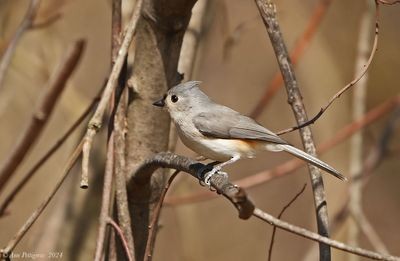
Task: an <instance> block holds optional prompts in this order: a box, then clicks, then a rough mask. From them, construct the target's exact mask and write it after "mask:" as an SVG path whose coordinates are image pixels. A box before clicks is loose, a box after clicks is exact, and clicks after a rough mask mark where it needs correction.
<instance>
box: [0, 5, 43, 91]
mask: <svg viewBox="0 0 400 261" xmlns="http://www.w3.org/2000/svg"><path fill="white" fill-rule="evenodd" d="M40 1H41V0H31V1H30V3H29V6H28V10H27V11H26V14H25V16H24V18H23V19H22V21H21V23H20V24H19V26H18V28H17V30H16V31H15V33H14V35H13V36H12V38H11V40H10V42H9V44H8V46H7V47H6V50H5V52H4V53H3V55H2V57H1V61H0V90H1V88H2V86H3V83H4V79H5V75H6V72H7V68H8V66H9V65H10V62H11V58H12V56H13V54H14V52H15V48H16V47H17V44H18V42H19V40H20V39H21V36H22V35H23V34H24V32H25V31H26V30H28V29H29V28H30V27H31V26H32V24H33V20H34V19H35V16H36V13H37V11H38V9H39V5H40Z"/></svg>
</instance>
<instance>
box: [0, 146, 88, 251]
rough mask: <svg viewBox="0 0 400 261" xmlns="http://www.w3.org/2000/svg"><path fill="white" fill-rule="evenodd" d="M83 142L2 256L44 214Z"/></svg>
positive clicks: (73, 162) (13, 246)
mask: <svg viewBox="0 0 400 261" xmlns="http://www.w3.org/2000/svg"><path fill="white" fill-rule="evenodd" d="M82 146H83V142H82V141H81V143H80V144H79V145H78V146H77V147H76V148H75V150H74V152H73V153H72V155H71V156H70V157H69V159H68V161H67V164H66V166H65V167H64V170H63V174H62V175H61V178H60V180H59V181H58V182H57V183H56V185H55V187H54V188H53V190H52V191H51V192H50V195H49V196H48V197H47V198H46V199H45V200H44V201H43V202H42V204H40V206H39V207H38V208H37V209H36V210H35V211H34V212H33V213H32V215H31V216H30V217H29V218H28V220H27V221H26V222H25V224H24V225H23V226H22V227H21V228H20V230H19V231H18V232H17V234H15V236H14V237H13V238H12V239H11V240H10V241H9V242H8V244H7V246H6V247H5V248H3V249H2V250H1V256H0V257H4V256H9V255H10V253H11V252H12V251H13V250H14V248H15V247H16V245H17V244H18V242H19V241H20V240H21V239H22V238H23V237H24V235H25V234H26V232H28V230H29V228H30V227H31V226H32V225H33V223H34V222H35V221H36V220H37V219H38V217H39V216H40V214H42V212H43V210H44V209H45V208H46V207H47V205H48V204H49V202H50V201H51V200H52V199H53V197H54V195H55V194H56V192H57V191H58V189H59V188H60V187H61V185H62V183H63V182H64V180H65V179H66V177H67V176H68V174H69V172H70V170H71V168H72V167H73V166H74V164H75V162H76V161H77V159H78V158H79V156H80V154H81V152H82Z"/></svg>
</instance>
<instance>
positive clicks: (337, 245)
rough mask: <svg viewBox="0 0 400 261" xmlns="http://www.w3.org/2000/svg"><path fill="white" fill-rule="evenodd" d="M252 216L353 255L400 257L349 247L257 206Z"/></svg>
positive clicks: (394, 260) (394, 259)
mask: <svg viewBox="0 0 400 261" xmlns="http://www.w3.org/2000/svg"><path fill="white" fill-rule="evenodd" d="M253 216H255V217H257V218H259V219H261V220H263V221H265V222H267V223H268V224H270V225H273V226H276V227H278V228H280V229H283V230H286V231H288V232H290V233H293V234H296V235H299V236H302V237H304V238H308V239H311V240H313V241H316V242H320V243H324V244H326V245H329V246H331V247H334V248H336V249H339V250H343V251H346V252H348V253H352V254H355V255H359V256H363V257H368V258H371V259H375V260H387V261H399V260H400V257H397V256H392V255H385V254H380V253H376V252H373V251H369V250H366V249H363V248H360V247H351V246H349V245H346V244H345V243H342V242H340V241H336V240H333V239H330V238H327V237H323V236H321V235H318V234H317V233H314V232H311V231H309V230H307V229H304V228H301V227H298V226H295V225H292V224H290V223H287V222H285V221H282V220H280V219H277V218H275V217H273V216H271V215H270V214H268V213H266V212H264V211H262V210H260V209H258V208H256V209H254V214H253Z"/></svg>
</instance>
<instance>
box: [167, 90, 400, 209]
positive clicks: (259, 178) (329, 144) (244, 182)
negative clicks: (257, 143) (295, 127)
mask: <svg viewBox="0 0 400 261" xmlns="http://www.w3.org/2000/svg"><path fill="white" fill-rule="evenodd" d="M399 104H400V97H399V96H395V97H392V98H390V99H389V100H387V101H385V102H383V103H382V104H380V105H378V106H376V107H375V108H373V109H371V110H370V111H369V112H368V113H367V114H366V115H364V117H362V118H361V119H359V120H358V121H355V122H352V123H350V124H348V125H346V126H345V127H343V128H342V129H341V130H339V131H338V132H337V133H336V134H335V136H334V137H333V138H331V139H329V140H328V141H325V142H323V143H321V145H320V146H319V147H318V152H319V153H324V152H326V151H328V150H330V149H332V148H333V147H334V146H336V145H338V144H340V143H341V142H343V141H345V140H346V139H347V138H348V137H350V136H351V135H353V134H354V133H356V132H357V131H358V130H360V129H362V128H364V127H366V126H368V125H370V124H372V123H374V122H375V121H377V120H379V119H381V118H382V116H383V115H386V114H387V113H388V112H390V111H392V110H393V109H394V108H396V107H397V106H398V105H399ZM304 164H305V163H304V162H303V161H300V160H297V159H293V160H289V161H287V162H285V163H283V164H281V165H279V166H277V167H275V168H274V169H273V170H265V171H262V172H260V173H256V174H254V175H250V176H248V177H246V178H243V179H240V180H237V181H235V183H236V184H238V185H240V186H241V187H243V188H252V187H255V186H259V185H261V184H263V183H266V182H268V181H270V180H272V179H274V178H277V177H281V176H284V175H286V174H290V173H294V171H295V170H297V169H298V168H300V167H301V166H303V165H304ZM213 198H216V195H215V194H212V193H209V192H208V191H207V192H197V193H194V194H191V195H188V196H183V197H173V196H169V197H167V198H166V199H165V203H166V204H167V205H170V206H178V205H183V204H192V203H196V202H202V201H205V200H210V199H213Z"/></svg>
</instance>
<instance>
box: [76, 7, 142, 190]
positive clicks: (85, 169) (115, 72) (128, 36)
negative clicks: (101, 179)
mask: <svg viewBox="0 0 400 261" xmlns="http://www.w3.org/2000/svg"><path fill="white" fill-rule="evenodd" d="M142 5H143V0H138V1H137V3H136V7H135V10H134V11H133V14H132V17H131V20H130V21H129V24H128V26H127V29H126V32H125V36H124V38H123V40H122V43H121V48H120V49H119V51H118V57H117V59H116V60H115V63H114V66H113V68H112V70H111V73H110V77H109V78H108V82H107V84H106V87H105V89H104V92H103V95H102V97H101V100H100V102H99V105H98V106H97V109H96V111H95V113H94V115H93V117H92V118H91V119H90V121H89V124H88V127H87V131H86V134H85V137H84V146H83V157H82V176H81V185H80V186H81V188H87V187H88V186H89V155H90V150H91V147H92V142H93V138H94V135H95V134H96V133H97V132H98V131H99V129H100V128H101V123H102V120H103V115H104V112H105V110H106V108H107V105H108V103H109V102H110V99H111V97H112V94H113V92H114V90H115V88H116V86H117V85H118V78H119V75H120V73H121V70H122V67H123V65H124V63H125V58H126V55H127V53H128V49H129V46H130V43H131V41H132V39H133V35H134V33H135V31H136V26H137V22H138V20H139V18H140V15H141V10H142Z"/></svg>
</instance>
